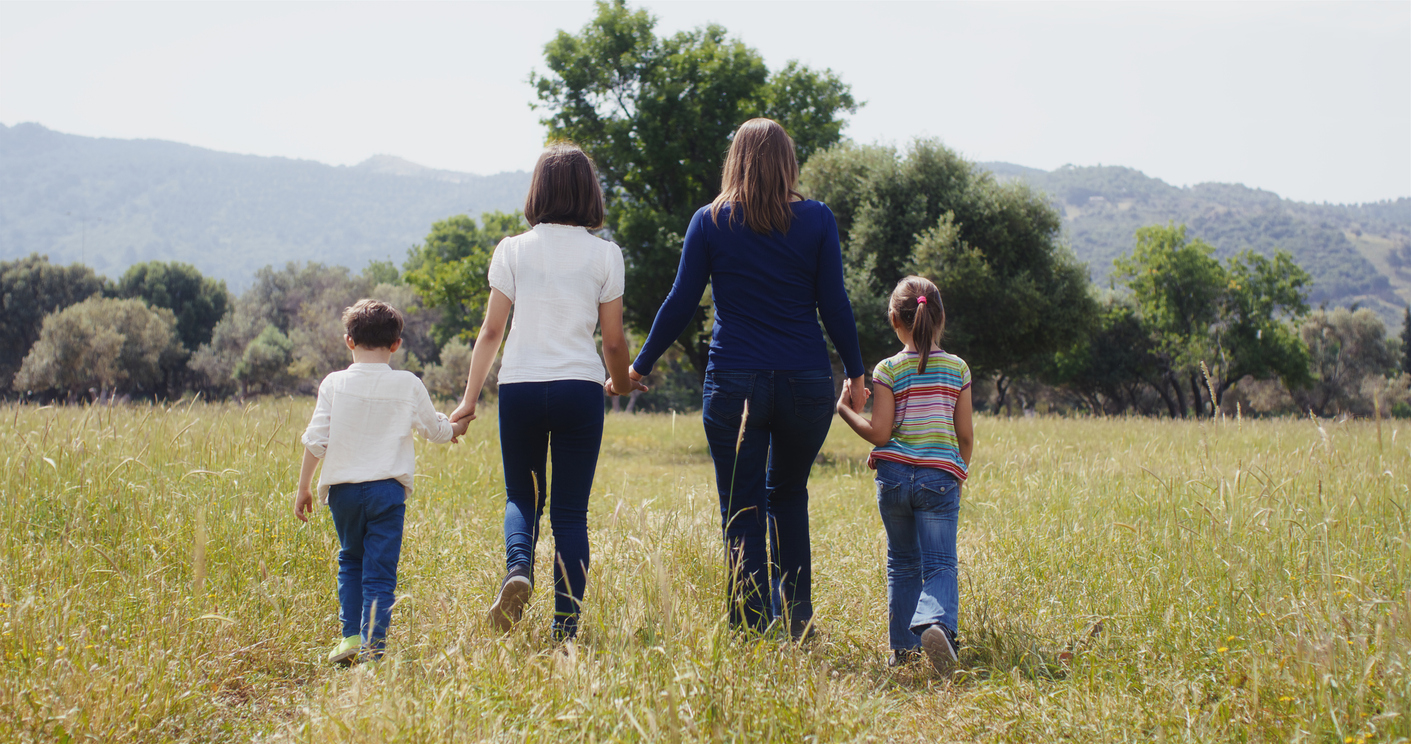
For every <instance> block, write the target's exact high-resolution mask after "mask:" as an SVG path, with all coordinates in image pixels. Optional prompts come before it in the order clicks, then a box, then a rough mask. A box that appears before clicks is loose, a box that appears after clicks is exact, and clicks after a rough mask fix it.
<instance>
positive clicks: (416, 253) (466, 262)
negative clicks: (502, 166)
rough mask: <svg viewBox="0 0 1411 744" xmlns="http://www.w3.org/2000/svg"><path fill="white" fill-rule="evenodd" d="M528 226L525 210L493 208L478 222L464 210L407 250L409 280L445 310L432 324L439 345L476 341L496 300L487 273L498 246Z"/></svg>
mask: <svg viewBox="0 0 1411 744" xmlns="http://www.w3.org/2000/svg"><path fill="white" fill-rule="evenodd" d="M528 229H529V224H528V223H526V222H525V221H524V216H523V215H522V214H520V213H519V212H513V213H509V214H506V213H504V212H487V213H485V214H483V215H481V216H480V224H478V225H477V224H476V222H475V220H474V219H472V218H470V217H468V216H466V215H463V214H461V215H456V216H455V217H449V218H447V219H444V220H441V221H440V222H436V223H433V224H432V225H431V233H430V234H428V235H427V236H426V242H425V243H422V244H421V245H417V246H413V247H412V249H411V250H409V251H408V252H407V261H406V263H405V264H403V267H402V268H403V269H404V272H405V273H404V274H403V279H404V280H405V281H406V283H407V285H408V286H410V287H411V288H412V289H414V290H415V291H416V293H417V296H418V297H420V298H421V301H422V302H423V303H424V304H425V305H426V306H427V307H428V308H434V309H437V310H440V311H441V314H440V317H439V319H438V320H437V321H436V323H435V324H434V325H433V326H432V328H431V338H432V339H433V340H434V341H435V343H436V346H437V347H440V346H444V345H445V344H446V343H448V342H450V341H451V340H452V339H457V338H459V339H461V340H462V341H473V340H474V338H475V336H476V335H477V334H478V333H479V332H480V321H481V320H483V319H484V314H485V304H486V303H487V302H488V301H489V299H490V283H489V279H488V277H487V276H486V274H487V273H488V272H489V270H490V258H491V257H492V256H493V255H494V253H495V246H496V245H498V244H499V242H500V241H501V240H502V239H504V238H505V237H506V236H509V235H517V234H519V233H522V232H524V231H525V230H528ZM425 358H427V357H423V359H425Z"/></svg>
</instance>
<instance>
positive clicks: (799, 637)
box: [789, 618, 818, 643]
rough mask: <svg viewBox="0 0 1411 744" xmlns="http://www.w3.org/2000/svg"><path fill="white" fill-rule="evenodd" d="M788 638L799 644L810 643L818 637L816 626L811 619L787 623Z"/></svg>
mask: <svg viewBox="0 0 1411 744" xmlns="http://www.w3.org/2000/svg"><path fill="white" fill-rule="evenodd" d="M789 637H790V638H792V639H794V640H795V641H797V642H799V643H804V642H807V641H811V640H813V639H814V638H816V637H818V626H817V625H816V624H814V622H813V618H809V619H807V620H794V621H791V622H790V623H789Z"/></svg>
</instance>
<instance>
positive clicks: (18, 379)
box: [15, 297, 182, 399]
mask: <svg viewBox="0 0 1411 744" xmlns="http://www.w3.org/2000/svg"><path fill="white" fill-rule="evenodd" d="M175 328H176V317H175V316H174V315H173V314H172V312H171V311H170V310H168V309H166V308H156V309H153V308H149V307H147V305H146V304H145V303H143V302H142V301H141V300H136V299H126V300H119V299H111V298H103V297H90V298H89V299H87V300H84V301H83V302H80V303H78V304H77V305H71V306H69V307H67V308H64V309H63V310H60V311H58V312H57V313H54V314H52V315H50V316H49V317H47V318H45V319H44V323H43V329H42V331H41V333H40V337H39V341H38V342H36V343H35V344H34V347H33V348H32V349H30V352H29V354H28V355H26V356H25V359H24V364H23V366H22V367H21V368H20V371H19V374H17V375H15V386H16V388H17V389H23V390H32V391H35V392H47V391H51V390H52V391H58V392H59V393H61V394H65V395H67V396H68V397H69V398H70V399H72V398H74V397H81V396H84V395H86V394H87V393H88V392H89V391H90V390H97V391H99V393H100V396H101V395H103V394H107V393H110V392H111V393H114V394H118V393H128V394H130V393H141V392H148V393H150V392H154V391H155V388H156V387H157V386H158V385H159V384H160V383H161V381H162V368H163V366H164V365H163V361H164V360H165V359H169V358H170V357H172V356H173V355H179V354H181V353H182V350H181V347H180V341H178V340H177V337H176V332H175Z"/></svg>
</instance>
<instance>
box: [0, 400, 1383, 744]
mask: <svg viewBox="0 0 1411 744" xmlns="http://www.w3.org/2000/svg"><path fill="white" fill-rule="evenodd" d="M312 405H313V402H312V400H311V399H302V400H292V401H290V400H269V401H265V402H262V403H260V404H258V405H253V406H249V407H247V408H243V409H242V408H239V407H235V406H226V405H204V404H200V403H198V404H195V405H192V406H187V405H181V406H178V407H174V408H163V407H140V406H138V407H114V408H77V407H75V408H35V407H16V406H10V407H0V459H3V461H4V463H5V467H4V470H3V475H0V487H3V494H0V524H3V528H0V622H2V623H3V630H0V657H3V658H0V740H5V741H24V740H38V741H85V740H96V741H114V740H136V741H212V740H251V739H257V740H262V741H266V740H267V741H284V740H295V741H307V742H323V741H366V742H373V741H384V740H394V741H428V740H467V741H474V740H495V741H520V740H529V741H613V740H638V739H645V740H664V741H691V740H736V741H738V740H748V741H791V742H792V741H800V740H810V739H811V740H820V741H838V740H897V741H911V740H918V741H919V740H926V741H953V740H972V739H976V740H986V741H1016V742H1019V741H1023V742H1041V741H1053V740H1057V739H1059V738H1065V739H1067V740H1076V741H1122V740H1132V741H1148V740H1167V741H1170V740H1184V741H1212V740H1236V741H1286V740H1292V741H1338V742H1362V741H1377V742H1391V741H1398V740H1405V738H1406V737H1407V736H1408V734H1411V721H1408V714H1411V710H1408V706H1409V705H1411V676H1408V673H1407V663H1408V652H1409V651H1411V649H1408V645H1411V592H1408V589H1411V579H1409V578H1408V570H1411V542H1408V532H1407V517H1406V513H1405V509H1406V508H1407V506H1408V502H1411V497H1408V483H1411V447H1409V446H1408V445H1411V431H1406V432H1398V431H1396V430H1395V429H1394V428H1393V427H1392V425H1391V424H1390V423H1388V424H1385V425H1384V426H1383V427H1382V429H1381V430H1380V432H1379V430H1378V428H1377V427H1376V425H1375V424H1373V423H1365V422H1354V423H1341V424H1339V423H1334V422H1331V421H1323V422H1314V421H1310V420H1308V419H1302V420H1282V421H1243V422H1237V421H1233V420H1232V421H1228V422H1225V423H1223V424H1221V425H1220V426H1214V425H1212V424H1209V423H1205V424H1196V423H1180V422H1169V421H1151V420H1136V419H1115V420H1098V419H1058V418H1037V419H994V418H983V417H982V418H980V419H979V420H978V421H977V424H976V429H977V435H978V445H977V448H976V459H977V463H976V467H975V469H974V474H973V476H972V477H971V480H970V482H969V484H968V485H967V486H966V490H965V495H964V502H963V507H962V512H961V527H960V557H961V603H962V604H961V624H962V627H961V636H962V641H963V643H964V648H963V649H962V654H961V664H960V666H959V668H958V670H957V671H956V672H955V673H954V674H952V675H950V676H947V677H944V678H943V677H940V676H938V675H937V674H936V673H935V672H933V671H931V670H930V669H929V668H928V667H925V666H924V665H923V666H913V667H909V668H904V669H901V670H898V671H893V670H889V669H888V668H887V666H886V665H885V663H884V658H885V654H886V628H885V602H886V584H885V579H884V571H883V553H884V542H883V537H882V527H881V522H880V520H879V518H878V517H877V514H876V507H875V503H874V495H873V486H872V481H871V478H870V476H869V473H868V471H867V470H866V467H865V465H864V457H865V453H866V448H865V445H863V443H862V442H861V441H860V440H858V439H856V438H854V437H853V436H852V434H851V432H849V431H847V430H846V427H845V426H843V425H842V424H841V423H840V422H836V421H835V422H834V426H833V430H832V433H831V435H830V438H829V440H828V443H827V444H826V446H825V447H824V454H823V457H822V460H821V462H820V464H819V465H818V466H817V467H815V469H814V475H813V480H812V489H811V491H812V499H813V501H812V503H813V507H812V524H813V544H814V556H815V575H816V581H817V583H816V586H815V602H816V605H817V612H818V616H817V619H818V621H819V623H820V624H821V626H822V633H821V635H820V637H819V638H818V639H817V640H815V641H814V642H811V643H807V644H805V645H794V644H790V643H781V642H778V641H758V640H756V641H747V640H742V639H740V638H737V637H735V636H734V635H732V634H731V633H730V632H729V631H727V630H725V629H724V628H723V627H722V615H723V609H724V608H723V605H722V602H723V600H722V596H723V580H724V575H723V568H722V558H721V553H722V551H721V547H720V543H719V532H718V519H719V517H718V514H719V512H718V507H717V501H716V497H715V493H714V488H713V484H712V478H711V469H710V463H709V459H708V457H707V456H706V454H705V448H704V438H703V435H702V432H701V428H700V421H699V416H691V415H681V416H677V417H672V416H670V415H641V416H635V417H633V416H630V415H614V416H610V417H609V420H608V433H607V437H606V441H605V445H604V451H603V457H602V460H601V462H600V466H599V475H598V480H597V484H596V485H595V488H594V495H593V503H592V510H591V515H590V530H591V539H592V545H593V563H592V569H591V574H590V578H589V586H588V598H587V611H586V616H585V629H584V632H583V636H582V637H581V639H580V642H579V643H578V644H577V645H576V646H574V647H572V648H571V649H570V650H556V649H555V647H554V646H553V645H552V644H551V642H550V638H549V628H548V625H549V619H548V610H549V606H550V604H551V603H550V602H546V601H544V600H545V597H544V595H543V592H542V591H541V592H540V594H539V595H537V596H536V600H535V602H534V604H532V605H531V608H530V613H529V616H528V617H527V620H526V622H525V623H524V625H523V626H521V628H520V629H519V630H517V631H516V632H515V633H513V634H511V635H509V636H506V637H500V636H497V635H495V634H493V633H492V632H490V630H489V629H488V628H487V627H486V625H485V624H484V619H483V618H484V610H485V607H486V605H487V603H488V601H489V599H490V596H491V592H492V590H494V589H495V588H496V587H497V586H498V580H499V577H500V572H501V570H502V563H503V551H502V548H501V544H502V543H501V539H502V538H501V531H500V530H501V528H500V520H501V515H502V508H503V507H502V498H503V497H502V495H501V493H502V489H501V480H500V467H499V450H498V444H497V441H496V438H495V425H494V423H493V422H494V413H493V411H486V412H484V413H483V414H482V419H481V421H480V422H478V423H476V424H474V425H473V426H472V429H471V434H470V435H469V436H468V438H467V439H465V440H463V441H462V443H461V444H460V445H457V446H429V445H428V446H422V445H418V446H419V447H420V459H419V463H418V464H419V468H420V472H421V473H422V474H423V475H422V476H419V480H418V487H417V491H416V493H415V495H414V496H413V497H412V499H411V501H410V502H409V509H408V529H407V540H406V547H405V550H404V553H403V561H402V577H401V585H400V586H399V588H398V594H399V597H400V598H399V601H398V605H397V610H396V613H395V615H394V619H393V628H392V634H391V637H390V641H391V644H392V651H391V653H390V654H389V657H388V659H387V661H386V662H385V663H384V664H383V665H382V666H380V667H379V668H377V669H375V670H373V669H369V668H366V667H355V668H352V669H335V668H330V667H327V666H325V665H324V664H323V663H321V657H322V655H323V653H324V652H325V651H326V649H327V648H328V647H329V646H330V645H331V644H333V643H334V642H335V641H336V640H337V636H338V625H337V622H336V619H335V618H336V613H337V605H336V598H335V593H334V570H335V569H334V565H335V564H334V556H335V552H336V550H337V543H336V540H335V538H334V535H333V529H332V526H331V524H330V520H329V519H328V517H327V512H326V511H320V512H319V513H318V516H317V518H316V519H315V520H313V521H312V522H311V523H310V524H309V525H307V526H303V525H301V524H300V523H299V522H297V521H295V520H294V518H293V517H292V516H291V515H290V512H289V497H288V494H290V493H291V492H292V491H293V489H294V485H295V477H296V474H297V462H298V459H297V455H298V449H297V444H296V441H297V436H298V435H299V433H300V432H301V431H302V429H303V427H304V424H305V422H306V420H307V417H308V415H309V413H310V411H311V409H312ZM546 527H547V525H546ZM546 532H547V529H546ZM548 539H550V538H548V537H547V536H546V537H545V540H548ZM542 556H543V553H542V552H541V561H540V565H539V566H538V569H539V582H538V584H539V586H540V587H546V586H549V583H550V582H549V581H548V576H547V569H548V567H547V565H546V561H544V560H543V558H542ZM1098 622H1100V623H1101V632H1099V633H1097V634H1095V635H1092V636H1091V638H1089V629H1090V628H1092V627H1093V626H1094V624H1095V623H1098ZM1084 639H1087V640H1084ZM1072 647H1076V653H1075V655H1074V656H1073V658H1072V659H1071V661H1068V660H1065V659H1064V658H1061V655H1063V654H1065V652H1067V651H1068V650H1070V648H1072Z"/></svg>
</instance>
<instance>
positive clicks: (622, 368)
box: [598, 297, 647, 395]
mask: <svg viewBox="0 0 1411 744" xmlns="http://www.w3.org/2000/svg"><path fill="white" fill-rule="evenodd" d="M598 325H599V326H601V328H602V332H603V361H604V362H605V363H606V364H607V367H608V378H609V379H608V384H607V385H604V388H605V389H606V390H607V392H608V394H609V395H627V394H629V393H631V392H632V391H633V389H636V390H643V391H645V390H646V389H647V386H646V385H643V384H642V383H640V382H637V381H636V380H633V379H631V377H630V376H629V375H628V372H627V370H628V366H627V365H628V364H629V363H630V362H631V361H632V352H631V350H630V349H628V348H627V334H626V333H625V332H624V331H623V330H622V298H621V297H618V298H617V299H615V300H610V301H608V302H604V303H602V304H601V305H598Z"/></svg>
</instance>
